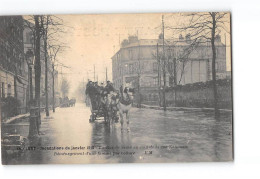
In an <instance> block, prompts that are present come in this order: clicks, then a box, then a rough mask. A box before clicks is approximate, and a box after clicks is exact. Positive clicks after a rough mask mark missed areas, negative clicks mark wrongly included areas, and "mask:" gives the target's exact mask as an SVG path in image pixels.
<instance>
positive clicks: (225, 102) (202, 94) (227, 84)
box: [166, 79, 232, 109]
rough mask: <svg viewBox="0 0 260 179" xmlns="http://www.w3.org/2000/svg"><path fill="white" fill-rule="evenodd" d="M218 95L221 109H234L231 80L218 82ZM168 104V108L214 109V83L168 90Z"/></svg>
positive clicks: (196, 84)
mask: <svg viewBox="0 0 260 179" xmlns="http://www.w3.org/2000/svg"><path fill="white" fill-rule="evenodd" d="M217 94H218V105H219V108H220V109H232V82H231V80H227V79H225V80H217ZM175 98H176V100H175ZM166 102H167V106H176V107H199V108H200V107H201V108H212V107H214V97H213V84H212V81H208V82H205V83H193V84H188V85H179V86H177V87H175V88H168V89H167V92H166Z"/></svg>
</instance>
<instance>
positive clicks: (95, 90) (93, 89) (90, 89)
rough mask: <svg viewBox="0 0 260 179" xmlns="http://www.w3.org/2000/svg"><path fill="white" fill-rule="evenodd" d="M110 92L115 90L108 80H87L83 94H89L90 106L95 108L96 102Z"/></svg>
mask: <svg viewBox="0 0 260 179" xmlns="http://www.w3.org/2000/svg"><path fill="white" fill-rule="evenodd" d="M111 92H115V88H114V86H113V84H112V83H111V82H110V81H107V82H106V85H104V83H101V84H100V85H99V84H98V82H92V81H89V82H88V83H87V85H86V91H85V94H86V95H88V96H89V98H90V100H91V105H92V108H94V109H97V107H98V106H97V105H98V102H100V101H101V100H102V99H104V97H107V96H108V95H109V94H110V93H111Z"/></svg>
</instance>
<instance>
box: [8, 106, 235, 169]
mask: <svg viewBox="0 0 260 179" xmlns="http://www.w3.org/2000/svg"><path fill="white" fill-rule="evenodd" d="M90 114H91V112H90V109H89V107H87V106H85V104H80V103H77V104H76V106H75V107H69V108H58V109H56V112H55V113H51V114H50V116H51V117H50V118H44V116H43V117H42V124H41V133H42V135H41V136H40V137H39V138H37V139H34V140H32V141H28V142H27V147H26V148H25V149H24V152H23V153H22V154H21V155H20V156H17V157H15V158H11V159H10V158H9V159H8V161H6V163H7V164H61V163H67V164H72V163H135V162H138V163H142V162H151V163H156V162H200V161H209V162H210V161H230V160H232V113H231V112H225V113H222V114H221V115H220V116H219V117H218V118H215V116H214V113H213V112H198V111H166V112H164V111H161V110H154V109H137V108H132V109H131V112H130V129H131V131H130V132H127V130H126V129H124V130H123V131H122V132H121V126H120V123H113V124H111V125H108V124H106V123H105V122H104V120H103V119H102V118H100V119H99V120H97V121H95V122H93V123H89V116H90ZM8 130H9V131H14V132H17V133H22V134H23V135H28V130H29V127H28V125H26V124H24V125H11V126H8ZM30 147H31V148H30ZM34 147H35V148H34Z"/></svg>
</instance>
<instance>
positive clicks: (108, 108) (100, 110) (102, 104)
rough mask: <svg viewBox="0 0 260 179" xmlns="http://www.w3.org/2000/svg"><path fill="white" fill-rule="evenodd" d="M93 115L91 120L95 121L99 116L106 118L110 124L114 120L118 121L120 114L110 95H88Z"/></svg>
mask: <svg viewBox="0 0 260 179" xmlns="http://www.w3.org/2000/svg"><path fill="white" fill-rule="evenodd" d="M88 99H89V101H90V102H89V104H90V110H91V115H90V118H89V122H94V121H96V120H97V118H99V119H100V118H101V119H102V118H104V120H105V122H106V123H108V124H110V123H111V122H112V121H114V122H118V119H119V116H118V114H117V109H116V108H115V106H114V105H113V104H112V103H111V100H110V99H109V97H108V96H107V95H106V96H102V95H101V94H92V96H91V95H88Z"/></svg>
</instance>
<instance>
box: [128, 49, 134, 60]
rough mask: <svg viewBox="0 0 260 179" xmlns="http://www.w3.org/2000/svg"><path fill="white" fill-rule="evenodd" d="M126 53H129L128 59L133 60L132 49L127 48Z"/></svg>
mask: <svg viewBox="0 0 260 179" xmlns="http://www.w3.org/2000/svg"><path fill="white" fill-rule="evenodd" d="M128 53H129V59H130V60H133V50H132V49H131V50H129V51H128Z"/></svg>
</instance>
